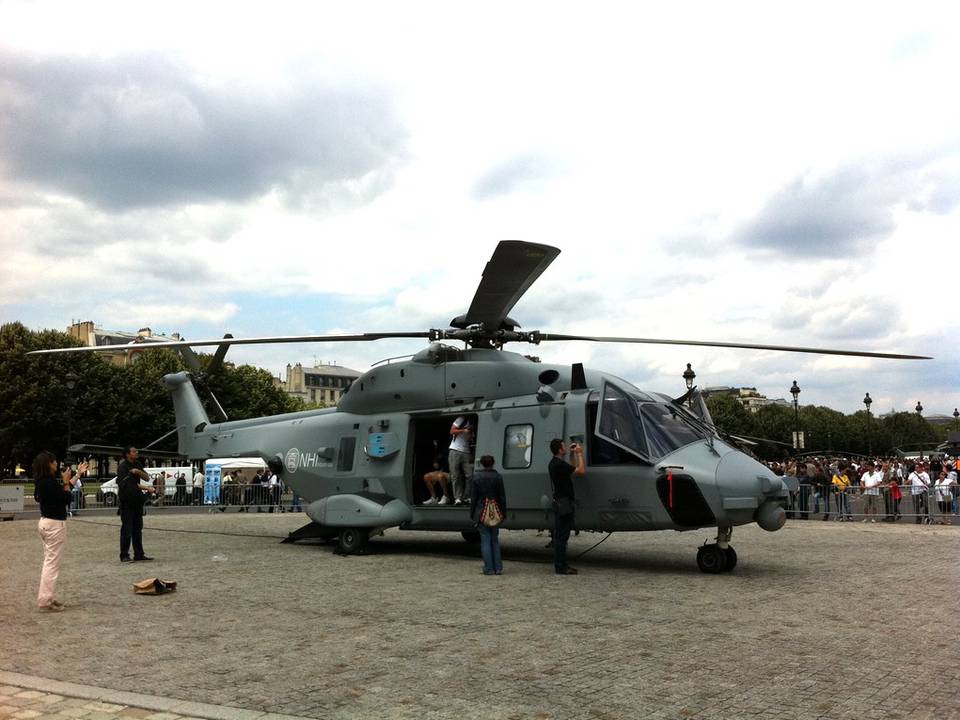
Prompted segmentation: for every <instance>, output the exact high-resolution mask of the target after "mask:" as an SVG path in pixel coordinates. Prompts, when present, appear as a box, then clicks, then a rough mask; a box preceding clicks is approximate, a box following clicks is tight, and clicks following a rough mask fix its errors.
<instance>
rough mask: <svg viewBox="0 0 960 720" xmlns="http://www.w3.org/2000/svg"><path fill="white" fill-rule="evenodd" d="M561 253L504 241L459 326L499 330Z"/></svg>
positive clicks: (484, 271) (557, 249)
mask: <svg viewBox="0 0 960 720" xmlns="http://www.w3.org/2000/svg"><path fill="white" fill-rule="evenodd" d="M559 254H560V249H559V248H555V247H551V246H550V245H538V244H536V243H528V242H523V241H522V240H501V241H500V243H499V244H498V245H497V249H496V250H494V251H493V256H492V257H491V258H490V262H488V263H487V264H486V267H484V269H483V278H482V279H481V280H480V285H478V286H477V292H476V293H475V294H474V296H473V302H471V303H470V309H469V310H467V314H466V315H464V316H461V317H460V318H457V320H458V322H457V324H456V326H457V327H467V326H468V325H477V324H483V325H485V326H486V327H487V329H488V330H499V329H500V323H502V322H503V321H504V319H506V317H507V313H509V312H510V311H511V310H512V309H513V306H514V305H516V304H517V301H518V300H519V299H520V298H521V297H523V294H524V293H525V292H526V291H527V290H528V289H529V288H530V286H531V285H533V283H534V281H535V280H536V279H537V278H538V277H540V275H541V274H542V273H543V271H544V270H546V269H547V267H549V265H550V263H552V262H553V261H554V259H555V258H556V257H557V255H559ZM461 323H462V324H461Z"/></svg>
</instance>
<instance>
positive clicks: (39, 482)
mask: <svg viewBox="0 0 960 720" xmlns="http://www.w3.org/2000/svg"><path fill="white" fill-rule="evenodd" d="M86 469H87V464H86V463H80V466H79V467H78V468H77V473H78V474H80V475H82V474H83V473H84V472H86ZM33 481H34V491H33V497H34V499H35V500H36V501H37V502H38V503H39V504H40V525H39V530H40V539H41V540H42V541H43V570H42V571H41V572H40V592H39V593H37V606H38V607H39V608H40V610H41V611H44V612H60V611H62V610H63V603H61V602H59V601H58V600H57V599H56V597H55V595H56V591H57V576H59V575H60V561H61V560H62V559H63V546H64V542H65V541H66V539H67V507H69V505H70V491H71V490H72V489H73V482H74V481H73V474H72V473H71V471H70V469H69V468H67V469H66V470H64V471H63V475H62V476H61V478H60V480H57V458H56V456H54V454H53V453H50V452H46V451H44V452H42V453H40V454H39V455H37V457H36V459H35V460H34V461H33Z"/></svg>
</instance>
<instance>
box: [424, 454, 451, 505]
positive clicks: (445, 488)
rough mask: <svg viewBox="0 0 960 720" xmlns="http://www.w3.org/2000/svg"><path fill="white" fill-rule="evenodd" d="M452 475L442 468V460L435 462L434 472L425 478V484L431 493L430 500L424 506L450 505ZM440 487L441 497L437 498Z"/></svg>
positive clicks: (435, 460) (438, 459) (436, 459)
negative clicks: (438, 487)
mask: <svg viewBox="0 0 960 720" xmlns="http://www.w3.org/2000/svg"><path fill="white" fill-rule="evenodd" d="M449 478H450V475H449V474H447V473H445V472H444V471H443V469H442V468H441V467H440V458H435V459H434V461H433V470H431V471H430V472H428V473H427V474H426V475H424V476H423V484H424V485H426V486H427V490H429V491H430V499H429V500H425V501H424V503H423V504H424V505H448V504H449V503H450V483H449ZM438 485H439V486H440V489H441V492H440V497H439V498H438V497H437V486H438Z"/></svg>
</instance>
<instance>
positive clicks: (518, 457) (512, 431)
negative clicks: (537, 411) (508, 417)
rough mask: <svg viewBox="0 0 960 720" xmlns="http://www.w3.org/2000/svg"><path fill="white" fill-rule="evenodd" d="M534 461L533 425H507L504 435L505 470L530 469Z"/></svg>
mask: <svg viewBox="0 0 960 720" xmlns="http://www.w3.org/2000/svg"><path fill="white" fill-rule="evenodd" d="M532 459H533V425H507V427H506V429H505V430H504V435H503V467H504V469H505V470H518V469H524V468H528V467H530V463H531V462H532Z"/></svg>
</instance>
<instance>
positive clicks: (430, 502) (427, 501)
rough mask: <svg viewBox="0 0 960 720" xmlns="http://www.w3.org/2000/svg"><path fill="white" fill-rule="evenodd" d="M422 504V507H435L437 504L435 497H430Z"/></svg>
mask: <svg viewBox="0 0 960 720" xmlns="http://www.w3.org/2000/svg"><path fill="white" fill-rule="evenodd" d="M423 504H424V505H436V504H437V499H436V498H435V497H431V498H430V499H429V500H424V501H423Z"/></svg>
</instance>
